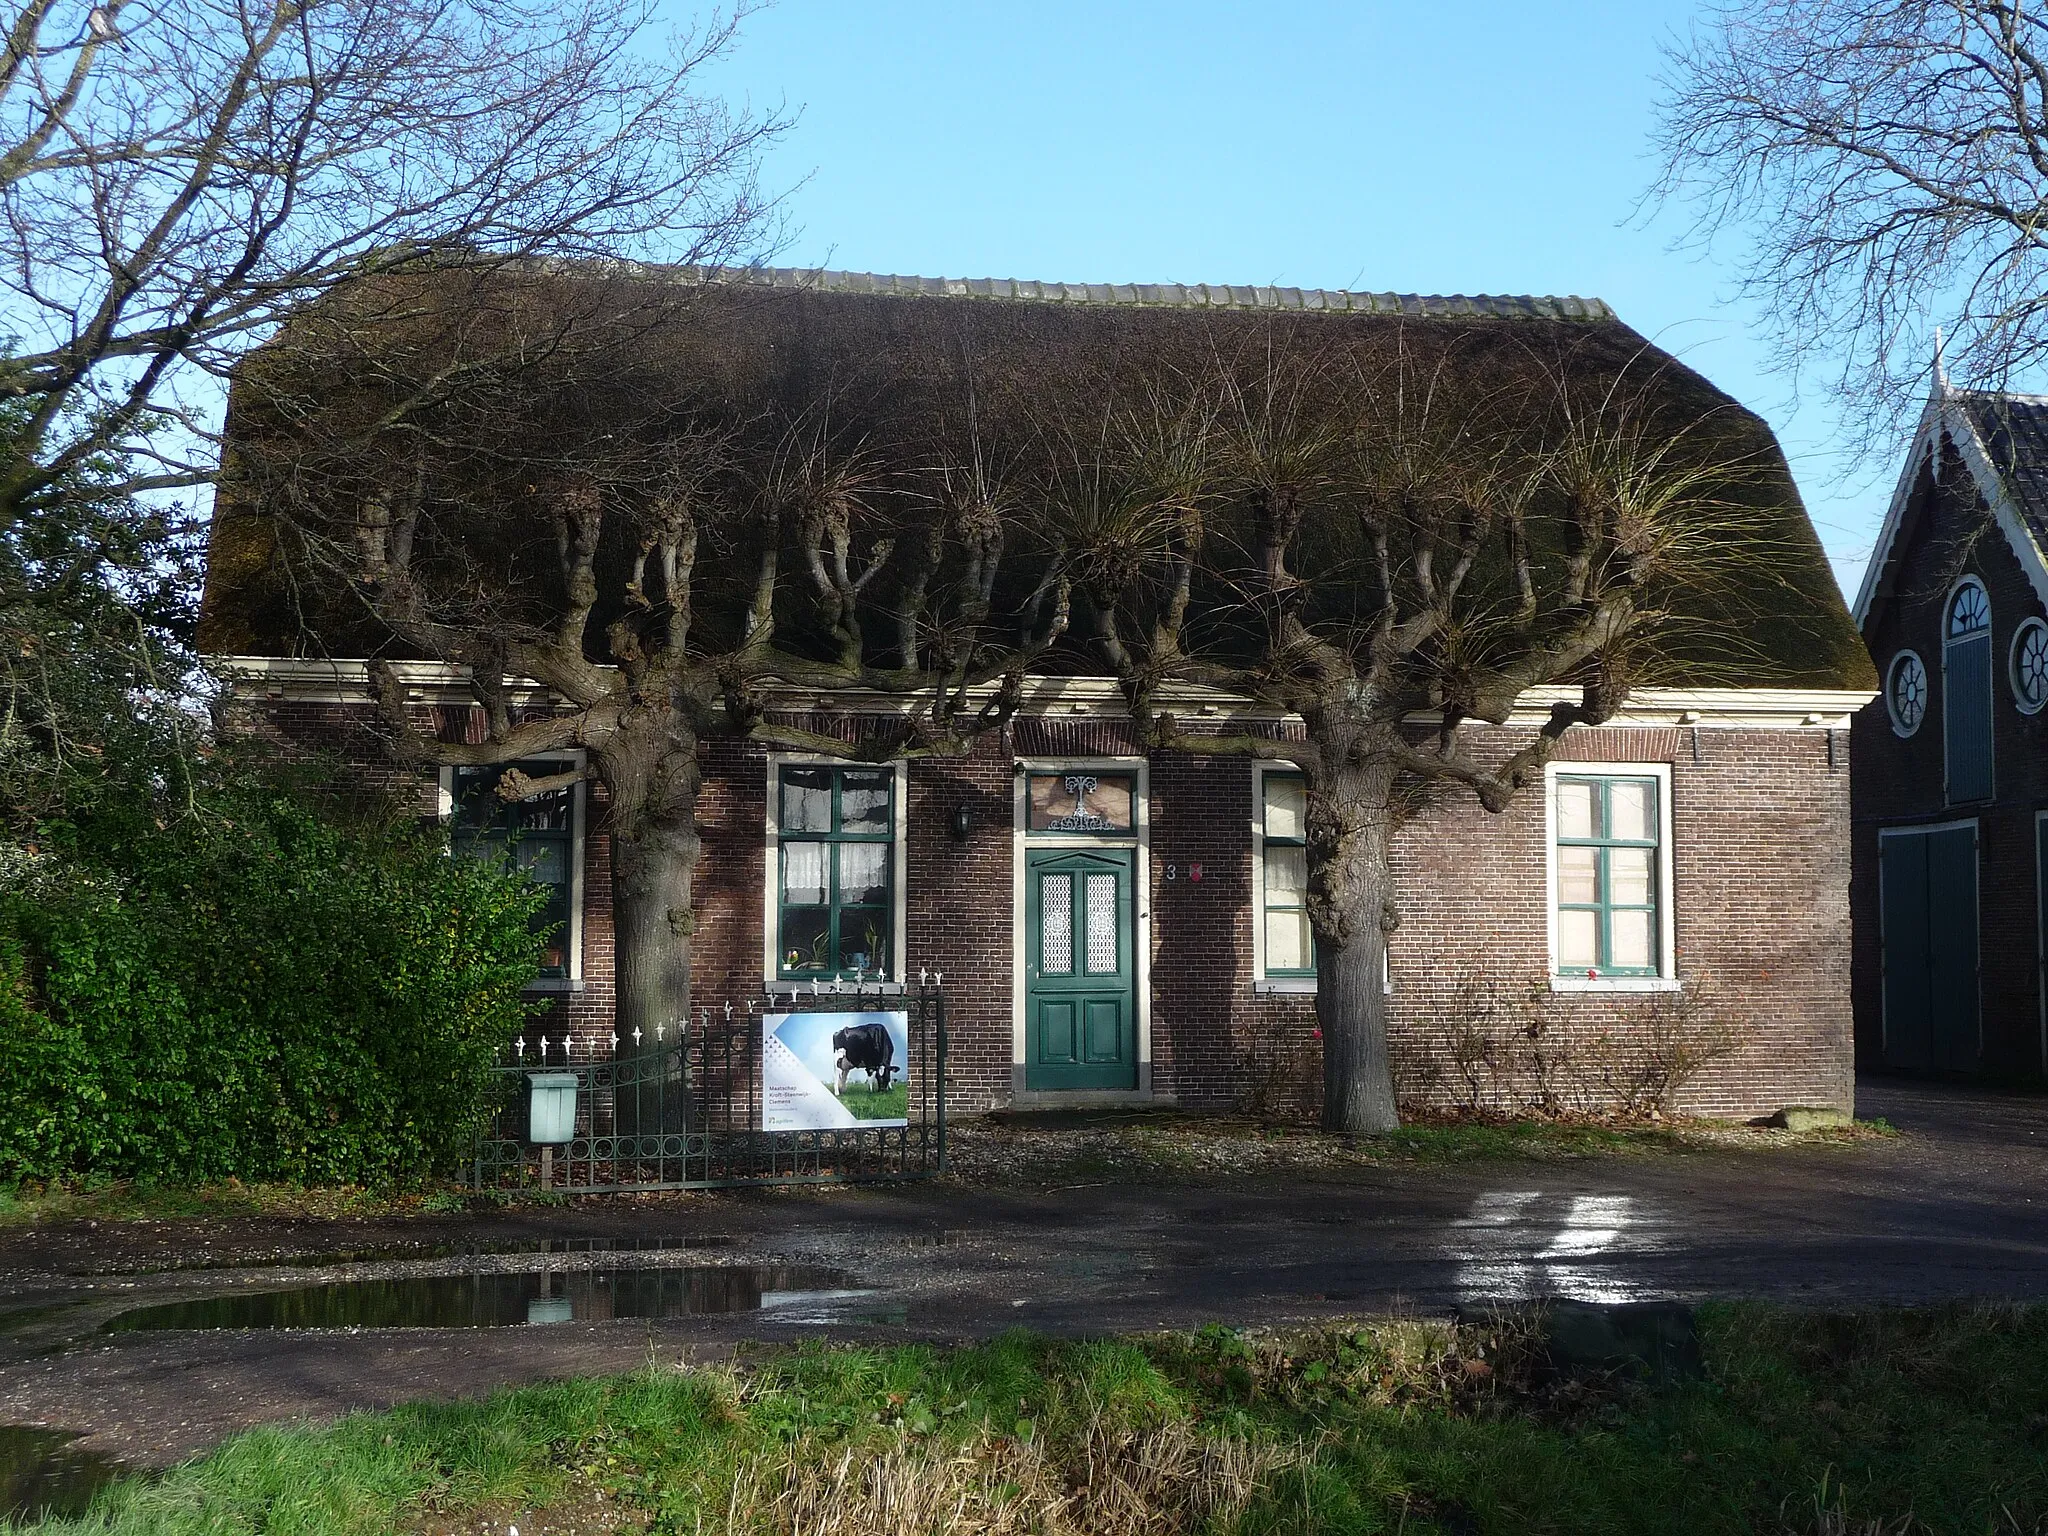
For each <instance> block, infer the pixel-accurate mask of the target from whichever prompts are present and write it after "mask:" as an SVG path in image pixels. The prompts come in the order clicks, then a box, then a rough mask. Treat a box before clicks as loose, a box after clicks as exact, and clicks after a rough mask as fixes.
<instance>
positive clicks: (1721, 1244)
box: [0, 1080, 2048, 1463]
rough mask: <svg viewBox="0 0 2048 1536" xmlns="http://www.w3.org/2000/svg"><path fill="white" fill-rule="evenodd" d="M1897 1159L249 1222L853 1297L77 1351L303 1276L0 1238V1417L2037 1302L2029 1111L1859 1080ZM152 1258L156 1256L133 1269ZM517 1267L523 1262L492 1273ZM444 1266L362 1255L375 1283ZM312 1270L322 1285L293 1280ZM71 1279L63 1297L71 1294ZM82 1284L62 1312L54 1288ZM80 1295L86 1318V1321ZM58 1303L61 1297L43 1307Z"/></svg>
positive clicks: (80, 1240) (113, 1433) (167, 1235)
mask: <svg viewBox="0 0 2048 1536" xmlns="http://www.w3.org/2000/svg"><path fill="white" fill-rule="evenodd" d="M1858 1110H1859V1113H1861V1114H1863V1115H1866V1116H1868V1115H1882V1116H1884V1117H1885V1118H1887V1119H1889V1120H1890V1121H1891V1122H1892V1123H1893V1124H1894V1125H1896V1126H1898V1127H1899V1128H1900V1130H1901V1131H1902V1133H1903V1134H1902V1135H1901V1136H1899V1137H1898V1138H1897V1139H1895V1140H1890V1141H1885V1142H1875V1143H1873V1142H1865V1143H1860V1144H1855V1145H1848V1146H1839V1147H1817V1146H1816V1147H1806V1148H1798V1149H1793V1150H1780V1151H1776V1152H1758V1151H1735V1152H1712V1153H1706V1152H1701V1153H1687V1154H1676V1155H1671V1156H1655V1157H1638V1158H1609V1159H1597V1160H1589V1161H1580V1162H1568V1163H1527V1162H1516V1163H1492V1164H1486V1165H1481V1166H1475V1167H1471V1168H1460V1169H1384V1170H1366V1171H1360V1172H1355V1173H1347V1174H1345V1175H1344V1176H1343V1177H1342V1178H1341V1179H1338V1178H1335V1177H1332V1178H1330V1179H1328V1180H1315V1179H1308V1180H1295V1181H1286V1182H1282V1181H1277V1180H1269V1181H1262V1182H1259V1183H1256V1184H1223V1185H1201V1186H1178V1187H1171V1188H1163V1189H1162V1188H1154V1187H1145V1186H1137V1185H1115V1184H1105V1185H1098V1186H1083V1187H1075V1188H1068V1189H1061V1190H1048V1191H1005V1192H990V1191H985V1190H964V1189H960V1188H957V1187H952V1186H948V1185H943V1184H937V1185H921V1186H900V1187H893V1188H891V1187H870V1188H862V1189H837V1190H822V1191H804V1192H765V1191H764V1192H751V1193H746V1194H722V1195H704V1196H697V1197H690V1198H684V1199H669V1200H665V1201H663V1202H660V1203H657V1204H651V1205H634V1204H628V1203H619V1204H616V1205H605V1206H601V1207H599V1208H595V1209H577V1210H573V1211H566V1212H545V1213H538V1214H533V1215H527V1214H520V1215H517V1216H508V1217H502V1218H492V1219H488V1220H482V1221H479V1220H474V1219H450V1220H448V1221H446V1222H442V1223H438V1224H437V1223H434V1222H422V1221H417V1220H415V1221H410V1222H405V1223H381V1224H380V1223H374V1222H356V1223H316V1222H299V1223H279V1222H268V1223H253V1222H252V1223H250V1224H248V1225H249V1228H250V1230H249V1231H247V1232H238V1231H236V1230H234V1224H224V1225H223V1227H222V1228H221V1229H220V1230H215V1231H211V1232H209V1233H207V1234H205V1235H204V1236H205V1240H206V1242H207V1243H208V1245H209V1246H210V1247H212V1248H213V1249H214V1251H215V1252H216V1253H219V1254H222V1255H226V1254H231V1253H233V1252H235V1251H236V1249H237V1244H243V1245H244V1246H246V1247H248V1248H250V1249H251V1250H252V1251H254V1250H259V1249H267V1250H268V1251H271V1252H275V1251H277V1248H278V1246H279V1245H280V1244H282V1245H283V1246H284V1247H286V1248H290V1247H293V1246H298V1245H303V1247H304V1248H305V1249H307V1250H309V1251H314V1250H317V1251H321V1252H330V1253H331V1252H333V1251H335V1250H337V1249H357V1250H360V1249H363V1248H366V1247H374V1246H377V1245H378V1244H379V1242H380V1241H381V1242H387V1243H388V1242H390V1241H392V1240H394V1239H399V1238H403V1239H413V1238H420V1237H425V1238H428V1239H438V1238H442V1237H445V1238H446V1239H448V1240H451V1241H457V1242H462V1241H478V1240H482V1241H491V1240H504V1239H517V1238H519V1237H522V1236H536V1237H537V1236H543V1235H546V1236H553V1237H561V1236H571V1235H580V1236H587V1237H603V1236H612V1237H622V1236H636V1237H642V1238H644V1237H650V1236H658V1237H666V1238H678V1237H688V1238H691V1239H693V1240H695V1241H698V1242H701V1243H703V1244H704V1246H703V1247H701V1248H693V1249H684V1250H675V1249H671V1250H666V1251H664V1252H662V1253H659V1254H643V1255H638V1256H628V1255H619V1254H610V1255H596V1256H592V1255H572V1256H570V1257H568V1258H566V1259H558V1260H557V1261H556V1262H558V1263H560V1264H567V1265H575V1264H587V1265H592V1266H599V1267H602V1266H625V1265H637V1264H642V1263H647V1264H660V1265H669V1264H696V1263H707V1262H711V1263H719V1264H728V1263H744V1262H779V1263H809V1264H819V1265H825V1266H829V1267H833V1268H836V1269H841V1270H844V1271H847V1272H848V1273H849V1274H851V1275H852V1276H854V1277H856V1279H857V1281H858V1283H859V1285H860V1287H862V1288H863V1289H865V1290H867V1291H869V1292H870V1293H871V1294H869V1295H867V1296H864V1297H860V1298H855V1299H851V1300H839V1301H833V1302H829V1303H823V1304H819V1305H816V1306H810V1307H805V1306H795V1307H785V1308H772V1309H767V1310H762V1311H747V1312H740V1313H734V1314H730V1315H724V1316H698V1317H690V1318H684V1319H677V1320H672V1321H659V1322H651V1323H650V1322H647V1321H638V1320H630V1319H622V1320H619V1321H614V1322H608V1323H570V1324H559V1325H556V1326H553V1327H550V1328H548V1329H546V1330H544V1331H543V1330H535V1329H527V1328H508V1329H493V1330H476V1329H469V1330H450V1329H414V1330H400V1329H367V1330H329V1331H317V1332H305V1333H199V1334H193V1333H161V1334H147V1333H130V1334H121V1335H113V1336H108V1335H100V1334H98V1333H97V1332H96V1331H95V1330H96V1329H97V1328H98V1326H99V1324H100V1323H101V1322H102V1321H104V1320H105V1318H107V1317H109V1316H111V1315H113V1314H115V1313H117V1312H119V1311H121V1310H123V1309H124V1308H127V1307H132V1306H134V1305H136V1304H138V1303H139V1302H141V1301H144V1300H160V1299H165V1298H169V1297H177V1296H186V1295H192V1294H198V1293H210V1292H217V1291H220V1290H223V1289H232V1288H248V1287H261V1286H276V1285H278V1284H279V1283H280V1282H287V1283H288V1282H291V1281H294V1280H298V1281H304V1280H310V1279H313V1278H315V1276H314V1274H313V1273H312V1272H310V1271H300V1270H284V1269H279V1268H275V1267H272V1268H252V1269H245V1270H226V1271H219V1270H216V1271H184V1272H179V1273H175V1274H156V1275H134V1274H126V1275H124V1274H117V1273H114V1271H118V1270H124V1269H125V1270H134V1269H136V1268H138V1267H140V1266H141V1265H144V1264H147V1263H148V1262H150V1260H151V1258H152V1256H153V1255H154V1256H156V1257H157V1258H159V1259H160V1258H161V1257H163V1256H164V1255H167V1254H170V1253H173V1252H180V1251H184V1250H188V1249H189V1248H190V1247H191V1246H192V1244H193V1242H194V1239H195V1234H194V1233H193V1232H192V1231H191V1229H190V1228H189V1227H184V1226H183V1224H172V1225H166V1226H162V1227H158V1228H146V1229H145V1228H128V1229H124V1230H120V1231H113V1230H108V1229H101V1230H98V1231H84V1230H80V1229H76V1228H72V1229H44V1230H41V1231H36V1232H27V1233H9V1234H7V1235H5V1236H4V1237H0V1299H4V1301H5V1302H6V1303H7V1304H8V1305H11V1306H17V1307H25V1306H29V1305H32V1304H34V1303H36V1302H37V1301H38V1300H47V1301H49V1302H51V1303H53V1306H52V1308H51V1310H49V1311H47V1312H44V1313H41V1314H39V1315H37V1316H33V1317H29V1318H27V1319H26V1320H25V1321H20V1322H18V1323H17V1325H16V1326H13V1327H11V1328H9V1329H8V1330H7V1331H6V1332H4V1333H0V1423H8V1422H12V1423H31V1424H44V1425H49V1426H53V1427H62V1428H70V1429H76V1430H80V1431H85V1432H87V1433H88V1434H89V1435H90V1437H91V1438H90V1440H89V1441H88V1442H87V1443H88V1444H89V1445H91V1446H92V1447H94V1448H98V1449H103V1450H106V1451H108V1452H110V1453H112V1454H115V1455H120V1456H123V1457H126V1458H130V1459H135V1460H138V1461H144V1462H151V1463H162V1462H164V1461H167V1460H172V1459H175V1458H177V1457H180V1456H183V1455H188V1454H191V1453H192V1452H193V1451H195V1450H198V1449H202V1448H204V1447H205V1446H207V1445H210V1444H212V1443H213V1442H215V1441H216V1440H218V1439H219V1438H220V1437H221V1436H222V1435H225V1434H227V1433H230V1432H232V1431H233V1430H234V1429H236V1428H239V1427H242V1426H244V1425H247V1424H252V1423H258V1422H263V1421H265V1420H275V1419H281V1418H283V1419H289V1418H299V1417H309V1416H310V1417H326V1416H330V1415H333V1414H335V1413H338V1412H342V1411H345V1410H347V1409H350V1408H355V1407H369V1406H379V1405H383V1404H388V1403H392V1402H397V1401H403V1400H406V1399H408V1398H417V1397H452V1396H461V1395H469V1394H474V1393H478V1392H483V1391H487V1390H489V1389H490V1388H492V1387H495V1386H498V1385H503V1384H506V1383H510V1382H516V1381H523V1380H532V1379H536V1378H541V1377H550V1376H559V1375H567V1374H575V1373H581V1372H589V1371H601V1370H624V1369H630V1368H632V1367H634V1366H636V1365H640V1364H643V1363H645V1362H646V1361H648V1360H649V1359H650V1358H652V1359H657V1360H666V1361H675V1360H679V1359H698V1360H703V1359H714V1358H719V1357H722V1356H724V1355H727V1354H729V1353H730V1351H731V1349H732V1348H733V1346H734V1345H735V1343H737V1342H738V1341H740V1340H743V1339H762V1340H777V1339H792V1338H801V1337H807V1336H818V1335H821V1334H823V1335H829V1336H833V1337H848V1336H854V1337H872V1338H877V1339H899V1340H900V1339H909V1338H937V1339H952V1338H967V1337H976V1336H983V1335H987V1334H991V1333H995V1332H1000V1331H1002V1330H1003V1329H1006V1328H1010V1327H1015V1326H1026V1327H1031V1328H1035V1329H1040V1330H1044V1331H1048V1332H1057V1333H1106V1332H1117V1331H1129V1330H1139V1329H1147V1328H1157V1327H1178V1326H1191V1325H1194V1324H1198V1323H1201V1322H1205V1321H1212V1320H1220V1321H1225V1322H1232V1323H1272V1322H1283V1321H1299V1320H1307V1319H1311V1318H1317V1317H1331V1316H1342V1315H1352V1314H1361V1313H1371V1312H1384V1311H1389V1310H1405V1311H1431V1312H1437V1311H1442V1310H1445V1309H1448V1308H1453V1307H1461V1306H1472V1305H1477V1304H1483V1303H1485V1302H1488V1301H1493V1300H1510V1299H1521V1298H1527V1297H1534V1296H1570V1297H1575V1298H1580V1299H1585V1300H1594V1301H1627V1300H1637V1299H1652V1298H1670V1299H1678V1300H1699V1299H1703V1298H1707V1297H1716V1296H1755V1297H1766V1298H1771V1299H1775V1300H1779V1301H1786V1302H1792V1303H1795V1304H1806V1305H1815V1306H1821V1305H1842V1304H1860V1303H1871V1302H1884V1303H1894V1302H1920V1301H1934V1300H1943V1299H1949V1298H1957V1297H2014V1298H2039V1297H2043V1296H2048V1097H2043V1096H2038V1095H2036V1096H2027V1095H2017V1094H1999V1093H1984V1092H1975V1091H1970V1090H1965V1089H1956V1088H1945V1087H1931V1086H1927V1085H1914V1084H1903V1083H1894V1082H1887V1081H1882V1080H1875V1081H1866V1082H1865V1083H1864V1084H1863V1085H1862V1087H1861V1098H1860V1100H1859V1104H1858ZM159 1250H161V1251H160V1252H159ZM487 1262H490V1263H493V1264H496V1265H499V1266H502V1267H506V1268H517V1269H532V1268H534V1267H535V1266H536V1262H537V1261H536V1260H535V1259H534V1258H533V1257H532V1256H531V1255H518V1256H506V1257H503V1258H501V1259H496V1260H490V1261H487ZM460 1267H461V1266H460V1263H459V1261H449V1260H433V1259H415V1260H409V1261H374V1262H364V1263H359V1264H357V1265H355V1266H353V1267H352V1268H350V1269H348V1270H346V1271H344V1273H346V1274H349V1275H354V1276H364V1277H383V1276H397V1275H405V1274H419V1273H431V1272H448V1271H450V1270H451V1269H456V1268H460ZM335 1273H336V1272H335V1271H334V1270H333V1269H332V1268H323V1269H322V1271H321V1272H320V1274H319V1276H318V1278H322V1279H326V1278H332V1277H333V1275H334V1274H335ZM86 1277H89V1279H88V1278H86ZM87 1285H89V1289H84V1290H82V1289H80V1288H81V1287H83V1286H87ZM81 1298H82V1299H81ZM55 1303H62V1304H61V1305H54V1304H55Z"/></svg>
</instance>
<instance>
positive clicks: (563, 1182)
mask: <svg viewBox="0 0 2048 1536" xmlns="http://www.w3.org/2000/svg"><path fill="white" fill-rule="evenodd" d="M875 1010H884V1011H892V1012H893V1011H898V1010H900V1011H902V1012H903V1013H904V1014H905V1015H906V1016H907V1017H906V1025H907V1035H908V1041H907V1044H908V1053H907V1059H906V1060H905V1062H904V1063H902V1066H901V1067H899V1068H898V1069H897V1070H898V1072H899V1073H900V1074H901V1075H902V1076H903V1078H904V1082H903V1083H902V1085H901V1086H902V1088H903V1098H904V1106H903V1118H902V1120H901V1122H900V1123H888V1122H885V1123H876V1124H856V1125H852V1126H844V1127H834V1128H830V1129H822V1130H785V1129H770V1128H768V1127H767V1124H766V1119H767V1117H766V1116H765V1115H764V1086H763V1076H762V1056H763V1020H764V1018H765V1017H766V1016H767V1015H770V1014H776V1013H781V1012H799V1011H801V1012H807V1013H834V1014H837V1013H856V1012H868V1011H875ZM508 1055H509V1057H510V1059H509V1060H507V1061H506V1062H505V1064H503V1065H501V1066H498V1067H495V1068H493V1069H492V1076H493V1078H494V1087H493V1091H494V1093H495V1094H496V1100H495V1106H494V1109H493V1111H492V1116H491V1120H490V1122H489V1123H488V1124H487V1126H486V1127H485V1129H484V1131H483V1133H482V1135H481V1136H480V1137H479V1138H478V1141H477V1149H476V1158H475V1162H474V1165H473V1168H472V1172H471V1181H470V1182H471V1185H472V1187H473V1188H476V1189H480V1190H507V1191H510V1190H542V1189H546V1190H554V1191H558V1192H562V1193H572V1194H602V1193H614V1192H624V1191H631V1190H660V1189H712V1188H719V1187H723V1186H729V1185H739V1184H807V1183H826V1182H838V1181H846V1180H868V1179H873V1180H884V1179H914V1178H925V1177H929V1176H930V1175H932V1174H935V1173H939V1172H942V1171H943V1170H944V1167H945V1158H946V1090H945V1076H946V1002H945V995H944V993H943V992H942V991H941V990H940V988H939V986H938V985H937V982H936V979H935V978H934V979H932V980H929V981H927V980H926V979H924V978H922V977H921V978H920V980H919V982H918V984H917V985H916V986H915V987H913V988H910V989H908V990H907V991H906V992H904V993H900V994H889V995H886V996H884V995H881V994H878V993H877V992H876V991H875V990H874V989H873V988H872V987H869V988H866V989H858V988H855V989H846V990H838V991H835V990H831V989H829V988H827V989H822V990H821V989H815V988H809V987H808V986H806V988H804V989H798V990H792V989H790V988H787V987H785V988H783V989H782V990H780V991H778V992H776V993H774V994H771V995H769V996H767V997H762V998H753V999H750V1000H749V1001H748V1002H747V1004H746V1005H745V1006H744V1007H741V1008H735V1007H734V1006H733V1005H731V1004H730V1003H727V1004H723V1005H721V1006H720V1007H718V1008H703V1009H700V1010H699V1011H698V1013H697V1017H696V1018H695V1019H694V1020H689V1021H686V1022H685V1023H684V1024H683V1025H682V1026H681V1027H680V1028H679V1029H676V1030H674V1031H673V1032H671V1031H669V1030H666V1029H664V1030H657V1031H656V1033H655V1037H654V1038H653V1039H651V1040H650V1039H646V1038H644V1037H642V1038H641V1039H638V1040H633V1041H626V1040H621V1041H619V1042H617V1046H616V1049H615V1050H614V1052H613V1053H612V1054H610V1055H608V1056H603V1057H597V1056H593V1058H592V1059H589V1060H584V1061H578V1060H576V1059H575V1052H574V1050H573V1048H572V1046H571V1044H570V1041H569V1040H568V1039H567V1038H566V1037H565V1038H564V1039H562V1040H559V1041H549V1040H547V1039H546V1038H545V1037H543V1038H542V1040H541V1042H540V1043H539V1045H538V1047H537V1048H535V1049H528V1048H526V1046H525V1044H524V1042H521V1043H520V1044H519V1045H518V1046H517V1047H516V1048H515V1049H514V1050H513V1051H512V1052H510V1053H508ZM903 1068H907V1069H908V1070H907V1072H905V1071H903ZM549 1073H552V1074H559V1076H560V1077H561V1078H567V1077H569V1076H570V1075H571V1074H573V1075H574V1078H575V1082H574V1088H573V1093H574V1118H573V1122H572V1123H571V1124H570V1125H569V1126H566V1127H564V1129H566V1130H568V1131H569V1135H568V1139H567V1140H565V1141H537V1140H535V1139H534V1135H533V1132H534V1130H535V1127H534V1125H533V1124H532V1123H531V1117H532V1115H533V1112H534V1105H535V1103H536V1101H537V1094H536V1092H535V1089H534V1084H533V1079H534V1078H535V1077H536V1076H539V1075H541V1074H549ZM561 1091H562V1092H563V1093H567V1092H569V1091H570V1090H569V1088H568V1087H567V1085H566V1084H565V1085H564V1087H563V1089H562V1090H561Z"/></svg>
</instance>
